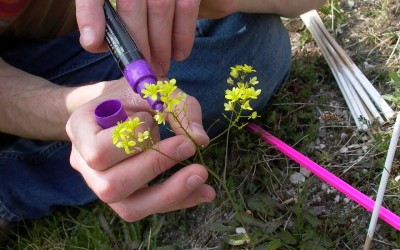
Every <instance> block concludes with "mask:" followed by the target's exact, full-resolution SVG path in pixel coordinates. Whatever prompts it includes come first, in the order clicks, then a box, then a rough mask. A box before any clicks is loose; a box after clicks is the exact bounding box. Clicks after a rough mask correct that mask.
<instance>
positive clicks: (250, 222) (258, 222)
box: [241, 214, 268, 228]
mask: <svg viewBox="0 0 400 250" xmlns="http://www.w3.org/2000/svg"><path fill="white" fill-rule="evenodd" d="M241 216H242V219H243V222H244V224H246V225H252V226H256V227H259V228H266V227H267V226H268V224H267V223H266V222H264V221H262V220H259V219H256V218H254V217H253V216H250V215H248V214H242V215H241Z"/></svg>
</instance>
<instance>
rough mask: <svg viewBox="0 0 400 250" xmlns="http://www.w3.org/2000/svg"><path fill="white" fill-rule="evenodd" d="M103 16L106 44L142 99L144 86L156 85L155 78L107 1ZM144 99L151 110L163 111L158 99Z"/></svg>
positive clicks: (107, 0) (106, 0)
mask: <svg viewBox="0 0 400 250" xmlns="http://www.w3.org/2000/svg"><path fill="white" fill-rule="evenodd" d="M104 14H105V19H106V43H107V45H108V47H109V49H110V51H111V53H112V55H113V56H114V59H115V61H116V62H117V63H118V66H119V68H120V69H121V71H122V74H123V75H124V76H125V78H126V79H127V80H128V83H129V85H131V87H132V89H133V91H135V92H136V93H138V94H139V95H140V96H142V97H143V94H142V89H144V84H145V83H150V84H156V83H157V77H156V76H155V74H154V71H153V70H152V69H151V66H150V65H149V63H148V62H147V61H146V60H145V59H144V56H143V55H142V53H141V52H140V50H139V48H138V46H137V45H136V43H135V41H134V40H133V39H132V37H131V36H130V35H129V33H128V31H127V29H126V28H125V25H124V24H123V22H122V20H121V19H120V18H119V16H118V14H117V13H116V11H115V10H114V8H113V7H112V5H111V3H110V2H109V0H105V1H104ZM146 99H147V102H148V103H149V104H150V106H151V107H152V108H153V109H155V110H159V111H162V110H163V108H164V105H163V103H162V102H161V100H160V98H158V99H157V100H155V101H154V100H153V99H151V97H147V98H146Z"/></svg>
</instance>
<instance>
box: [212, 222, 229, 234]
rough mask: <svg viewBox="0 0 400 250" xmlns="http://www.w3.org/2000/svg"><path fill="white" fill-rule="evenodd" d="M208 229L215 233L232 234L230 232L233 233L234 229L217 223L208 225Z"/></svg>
mask: <svg viewBox="0 0 400 250" xmlns="http://www.w3.org/2000/svg"><path fill="white" fill-rule="evenodd" d="M207 228H208V229H209V230H211V231H215V232H230V231H233V228H232V227H228V226H225V225H224V224H222V223H217V222H215V223H211V224H208V225H207Z"/></svg>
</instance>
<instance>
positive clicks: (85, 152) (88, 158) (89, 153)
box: [81, 147, 107, 170]
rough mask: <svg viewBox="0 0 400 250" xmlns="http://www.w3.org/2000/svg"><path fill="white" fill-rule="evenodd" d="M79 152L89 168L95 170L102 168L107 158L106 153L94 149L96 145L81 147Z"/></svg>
mask: <svg viewBox="0 0 400 250" xmlns="http://www.w3.org/2000/svg"><path fill="white" fill-rule="evenodd" d="M81 153H82V158H83V159H84V160H85V162H86V164H87V165H88V166H89V167H90V168H92V169H96V170H101V169H103V168H104V166H103V165H104V163H105V162H106V160H107V154H104V153H103V152H100V151H99V150H96V147H83V148H82V150H81Z"/></svg>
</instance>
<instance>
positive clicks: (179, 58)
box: [174, 50, 185, 61]
mask: <svg viewBox="0 0 400 250" xmlns="http://www.w3.org/2000/svg"><path fill="white" fill-rule="evenodd" d="M174 57H175V60H177V61H183V60H185V54H183V52H182V51H180V50H178V51H175V56H174Z"/></svg>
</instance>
